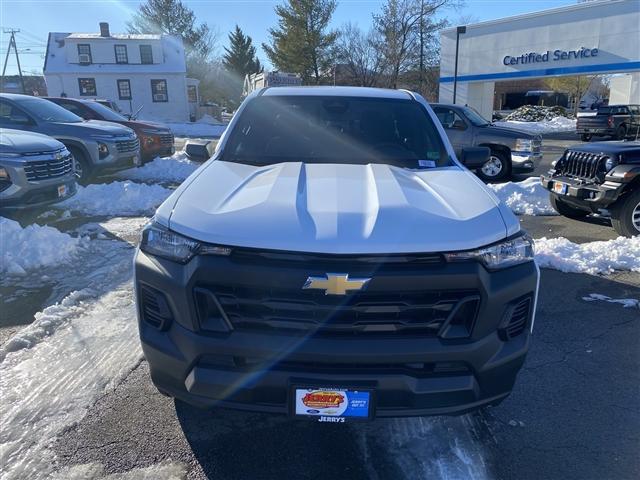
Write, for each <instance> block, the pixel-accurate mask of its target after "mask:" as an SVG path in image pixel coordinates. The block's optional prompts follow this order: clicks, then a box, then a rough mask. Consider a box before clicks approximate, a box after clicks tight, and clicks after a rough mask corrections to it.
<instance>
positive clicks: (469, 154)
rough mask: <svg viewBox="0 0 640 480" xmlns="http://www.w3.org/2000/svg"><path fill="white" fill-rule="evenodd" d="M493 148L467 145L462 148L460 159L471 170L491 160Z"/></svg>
mask: <svg viewBox="0 0 640 480" xmlns="http://www.w3.org/2000/svg"><path fill="white" fill-rule="evenodd" d="M490 156H491V149H489V147H467V148H463V149H462V155H460V161H461V162H462V163H463V164H464V166H465V167H467V168H468V169H470V170H473V169H475V168H480V167H481V166H482V165H484V164H485V163H487V162H488V161H489V157H490Z"/></svg>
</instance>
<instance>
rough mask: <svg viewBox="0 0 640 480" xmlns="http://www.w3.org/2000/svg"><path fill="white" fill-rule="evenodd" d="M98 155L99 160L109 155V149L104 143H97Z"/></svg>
mask: <svg viewBox="0 0 640 480" xmlns="http://www.w3.org/2000/svg"><path fill="white" fill-rule="evenodd" d="M98 155H99V156H100V158H105V157H106V156H107V155H109V147H108V146H107V144H106V143H102V142H98Z"/></svg>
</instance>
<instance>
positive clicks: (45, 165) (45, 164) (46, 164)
mask: <svg viewBox="0 0 640 480" xmlns="http://www.w3.org/2000/svg"><path fill="white" fill-rule="evenodd" d="M56 155H57V158H56ZM72 169H73V157H72V155H71V154H70V153H68V152H67V151H66V149H64V150H60V151H59V152H55V153H52V154H51V160H42V159H41V160H30V161H27V162H26V165H25V167H24V173H25V175H26V177H27V180H28V181H29V182H36V181H38V180H48V179H50V178H57V177H64V176H65V175H68V174H69V173H70V172H71V170H72Z"/></svg>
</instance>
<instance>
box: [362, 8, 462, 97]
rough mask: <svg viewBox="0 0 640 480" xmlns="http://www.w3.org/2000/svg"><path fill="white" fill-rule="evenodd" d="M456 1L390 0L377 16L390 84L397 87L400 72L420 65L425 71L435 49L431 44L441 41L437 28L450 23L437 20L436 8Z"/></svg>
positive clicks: (375, 19) (381, 48)
mask: <svg viewBox="0 0 640 480" xmlns="http://www.w3.org/2000/svg"><path fill="white" fill-rule="evenodd" d="M454 4H457V1H456V0H387V3H386V4H385V5H384V6H383V7H382V12H381V13H380V14H379V15H374V16H373V21H374V26H375V29H376V30H377V32H378V34H379V42H378V45H377V49H378V51H379V52H380V53H381V55H382V56H383V59H384V63H385V66H386V70H387V71H386V74H387V78H388V84H389V86H390V87H393V88H396V87H397V86H398V79H399V77H400V75H402V74H403V73H405V72H407V71H409V70H413V69H415V67H416V65H419V71H420V72H422V71H423V69H424V66H425V63H426V62H425V57H426V56H427V54H429V53H430V50H433V49H432V48H430V45H431V44H433V43H434V41H435V44H436V45H437V38H436V36H435V34H436V31H437V30H439V29H440V28H442V26H443V25H445V24H446V21H443V20H440V21H438V20H436V18H435V15H436V12H438V11H439V10H440V9H442V8H444V7H448V6H453V5H454ZM436 54H437V52H436Z"/></svg>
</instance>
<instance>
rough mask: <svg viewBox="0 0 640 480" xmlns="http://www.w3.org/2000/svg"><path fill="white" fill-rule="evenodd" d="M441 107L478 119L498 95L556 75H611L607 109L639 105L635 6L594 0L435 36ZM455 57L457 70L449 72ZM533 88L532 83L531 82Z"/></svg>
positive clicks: (631, 1) (630, 0) (638, 14)
mask: <svg viewBox="0 0 640 480" xmlns="http://www.w3.org/2000/svg"><path fill="white" fill-rule="evenodd" d="M441 49H442V50H441V65H440V92H439V97H440V102H447V103H454V97H455V103H457V104H467V105H469V106H472V107H474V108H476V109H477V110H478V111H479V112H480V113H482V114H483V115H484V116H485V117H489V118H490V117H491V114H492V112H493V111H494V110H498V109H501V99H500V98H499V95H500V91H501V90H502V91H504V89H505V88H506V86H513V85H514V84H515V85H517V84H519V83H521V84H522V85H523V88H524V89H526V88H530V89H531V90H535V89H536V87H538V88H539V85H540V80H541V79H545V78H548V77H556V76H575V75H611V77H610V89H611V91H610V98H609V103H610V104H619V103H637V104H640V1H638V0H601V1H595V2H586V3H580V4H576V5H570V6H567V7H562V8H555V9H552V10H545V11H541V12H536V13H530V14H525V15H519V16H515V17H508V18H502V19H498V20H492V21H488V22H481V23H476V24H473V25H466V26H463V27H454V28H449V29H446V30H443V31H442V32H441ZM456 58H457V68H456ZM536 82H537V83H536Z"/></svg>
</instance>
